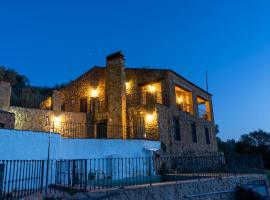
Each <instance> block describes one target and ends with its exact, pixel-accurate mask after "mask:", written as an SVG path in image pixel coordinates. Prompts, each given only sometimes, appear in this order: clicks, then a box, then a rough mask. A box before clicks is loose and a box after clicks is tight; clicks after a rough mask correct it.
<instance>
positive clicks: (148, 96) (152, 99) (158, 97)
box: [142, 91, 162, 105]
mask: <svg viewBox="0 0 270 200" xmlns="http://www.w3.org/2000/svg"><path fill="white" fill-rule="evenodd" d="M142 103H143V105H151V104H162V93H161V92H157V91H155V92H153V93H150V92H146V91H145V92H143V93H142Z"/></svg>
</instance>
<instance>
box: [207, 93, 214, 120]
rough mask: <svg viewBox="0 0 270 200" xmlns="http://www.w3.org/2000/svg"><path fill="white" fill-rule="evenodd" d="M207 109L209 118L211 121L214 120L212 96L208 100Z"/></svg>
mask: <svg viewBox="0 0 270 200" xmlns="http://www.w3.org/2000/svg"><path fill="white" fill-rule="evenodd" d="M206 111H207V112H209V115H210V116H209V118H208V120H209V121H211V122H214V111H213V103H212V98H211V97H210V98H209V99H208V101H207V102H206Z"/></svg>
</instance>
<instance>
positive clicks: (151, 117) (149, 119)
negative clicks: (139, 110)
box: [145, 113, 155, 123]
mask: <svg viewBox="0 0 270 200" xmlns="http://www.w3.org/2000/svg"><path fill="white" fill-rule="evenodd" d="M154 118H155V116H154V114H152V113H151V114H146V115H145V121H146V122H147V123H152V122H153V121H154Z"/></svg>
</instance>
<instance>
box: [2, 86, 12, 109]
mask: <svg viewBox="0 0 270 200" xmlns="http://www.w3.org/2000/svg"><path fill="white" fill-rule="evenodd" d="M10 98H11V85H10V83H9V82H5V81H0V109H1V110H8V108H9V106H10Z"/></svg>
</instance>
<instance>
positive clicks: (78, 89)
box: [61, 67, 105, 112]
mask: <svg viewBox="0 0 270 200" xmlns="http://www.w3.org/2000/svg"><path fill="white" fill-rule="evenodd" d="M93 90H95V91H97V95H98V99H99V100H100V101H104V100H105V69H104V68H100V67H93V68H92V69H91V70H89V71H88V72H86V73H85V74H83V75H82V76H81V77H79V78H78V79H76V80H74V81H72V82H71V83H70V84H69V85H68V86H67V87H65V88H64V89H62V90H61V93H62V95H63V100H62V101H63V102H61V103H62V104H63V103H64V104H65V110H66V111H68V112H80V100H81V99H87V101H88V110H89V111H90V100H91V99H92V98H93V97H92V92H93Z"/></svg>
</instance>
